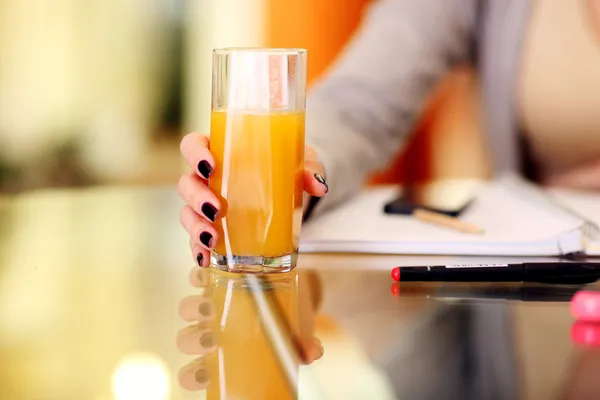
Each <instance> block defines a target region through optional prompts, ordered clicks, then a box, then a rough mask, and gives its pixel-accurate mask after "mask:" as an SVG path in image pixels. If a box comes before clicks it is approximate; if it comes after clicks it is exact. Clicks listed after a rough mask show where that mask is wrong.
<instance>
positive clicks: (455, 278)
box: [392, 262, 600, 285]
mask: <svg viewBox="0 0 600 400" xmlns="http://www.w3.org/2000/svg"><path fill="white" fill-rule="evenodd" d="M392 279H394V280H395V281H398V282H400V281H402V282H537V283H553V284H569V285H573V284H585V283H592V282H595V281H597V280H598V279H600V263H585V262H556V263H523V264H458V265H435V266H432V265H429V266H421V267H396V268H394V269H393V270H392Z"/></svg>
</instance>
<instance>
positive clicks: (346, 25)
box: [266, 0, 369, 86]
mask: <svg viewBox="0 0 600 400" xmlns="http://www.w3.org/2000/svg"><path fill="white" fill-rule="evenodd" d="M368 2H369V0H267V2H266V5H267V20H268V26H267V46H269V47H302V48H306V49H307V50H308V60H309V61H308V84H309V86H310V84H311V83H313V82H314V80H315V78H317V77H318V76H319V75H320V74H321V73H322V72H323V71H324V70H325V68H327V66H328V65H329V64H330V63H331V61H332V60H333V59H334V58H335V56H336V55H337V54H338V52H339V50H340V49H341V47H342V46H343V45H344V44H345V43H346V41H347V40H348V38H349V37H350V35H351V34H352V32H353V31H354V30H355V29H356V27H357V26H358V24H359V23H360V18H361V14H362V11H363V8H364V6H365V5H366V4H367V3H368Z"/></svg>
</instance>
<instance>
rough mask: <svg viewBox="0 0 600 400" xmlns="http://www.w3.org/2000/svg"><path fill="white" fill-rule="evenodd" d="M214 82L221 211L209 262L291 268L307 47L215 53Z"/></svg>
mask: <svg viewBox="0 0 600 400" xmlns="http://www.w3.org/2000/svg"><path fill="white" fill-rule="evenodd" d="M212 85H213V86H212V115H211V128H210V149H211V152H212V153H213V155H214V157H215V160H216V165H215V169H214V172H213V174H212V175H211V178H210V180H209V187H210V188H211V189H212V190H213V191H214V192H215V193H216V194H217V196H219V197H220V200H221V202H222V204H223V209H222V211H221V216H222V218H220V219H218V220H217V221H216V228H217V232H218V234H219V242H218V245H217V247H216V248H215V249H214V250H213V252H212V256H211V263H212V265H213V266H215V267H216V268H219V269H221V270H228V271H232V272H260V273H266V272H286V271H289V270H291V269H292V268H294V267H295V266H296V260H297V257H298V241H299V235H300V225H301V222H302V192H303V171H304V120H305V117H304V115H305V103H306V101H305V98H306V50H303V49H254V48H239V49H216V50H214V53H213V83H212Z"/></svg>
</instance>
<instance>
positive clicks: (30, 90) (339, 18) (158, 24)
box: [0, 0, 487, 192]
mask: <svg viewBox="0 0 600 400" xmlns="http://www.w3.org/2000/svg"><path fill="white" fill-rule="evenodd" d="M368 4H369V0H328V1H320V0H305V1H297V0H128V1H125V2H123V1H117V0H86V1H80V0H0V192H20V191H24V190H32V189H36V188H46V187H72V186H87V185H98V184H111V185H124V184H126V185H138V184H139V185H146V184H170V183H175V182H176V181H177V178H178V175H179V174H180V173H181V171H182V169H183V164H182V163H181V162H180V160H179V155H178V142H179V140H180V139H181V137H182V135H183V134H184V133H185V132H188V131H200V132H208V128H209V116H210V81H211V51H212V49H213V48H214V47H224V46H270V47H304V48H307V49H308V51H309V85H312V84H314V83H315V81H316V79H318V77H319V76H321V75H322V74H323V73H325V72H326V71H327V68H328V67H329V66H330V65H331V63H332V61H333V60H334V59H335V57H336V55H337V54H338V53H339V51H340V50H341V49H342V48H343V46H344V45H345V44H346V43H347V41H348V40H349V39H350V38H351V36H352V34H353V32H354V30H355V28H356V27H357V25H358V24H359V23H360V20H361V16H362V13H363V12H364V10H365V7H367V6H368ZM476 85H477V82H476V79H475V77H474V76H473V74H472V72H471V71H470V70H469V69H468V67H465V68H464V69H459V70H457V71H456V72H455V73H452V74H450V76H449V77H448V78H447V79H446V80H445V81H444V82H441V83H440V85H439V88H438V90H436V91H435V92H434V93H432V98H431V101H430V104H429V106H428V107H427V108H426V110H424V112H423V116H422V118H421V120H420V123H419V124H418V126H417V127H416V128H415V129H416V130H417V131H418V132H419V134H418V135H415V139H414V140H413V143H412V145H411V146H410V147H409V152H408V153H407V154H405V155H404V156H400V155H399V157H398V158H397V160H395V161H394V163H393V164H392V165H390V166H389V168H388V169H387V170H385V171H381V173H378V174H377V175H375V176H373V177H372V179H371V182H376V183H378V182H390V181H403V180H423V179H428V178H429V177H431V176H436V177H440V175H441V176H443V177H445V176H451V177H454V176H461V177H462V176H466V177H472V175H474V174H475V175H485V174H486V173H487V165H486V164H485V160H486V157H484V156H483V153H482V152H481V151H480V150H481V148H483V143H482V141H481V140H479V138H480V135H479V131H480V129H479V123H478V110H477V107H476V105H477V101H476V95H475V90H474V88H475V87H476ZM442 131H443V132H444V135H443V138H442V139H441V140H435V148H434V147H433V146H432V145H431V143H432V142H433V141H432V140H431V137H433V136H436V135H438V134H439V133H440V132H442ZM461 138H462V139H461ZM474 138H475V139H476V140H474ZM465 146H466V147H465ZM473 147H475V149H473ZM456 148H461V149H462V150H461V151H470V150H475V154H481V156H474V157H470V158H468V159H467V158H465V157H462V160H461V161H459V163H458V164H457V162H456V161H454V162H452V160H456V159H457V158H461V157H452V158H449V157H444V156H443V155H444V154H447V153H451V152H453V149H456ZM469 148H471V149H470V150H469ZM478 151H479V152H478ZM454 154H455V155H456V153H455V152H454ZM411 157H413V159H414V158H415V157H417V159H418V162H417V163H416V164H412V165H418V166H419V168H417V169H416V170H415V169H411V174H410V175H408V174H406V173H405V171H404V169H403V168H402V166H403V164H404V162H405V161H406V160H407V159H411ZM461 163H462V164H461ZM465 163H468V165H467V164H465Z"/></svg>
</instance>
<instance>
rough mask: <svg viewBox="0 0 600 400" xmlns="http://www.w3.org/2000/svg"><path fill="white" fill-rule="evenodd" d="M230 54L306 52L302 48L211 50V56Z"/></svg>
mask: <svg viewBox="0 0 600 400" xmlns="http://www.w3.org/2000/svg"><path fill="white" fill-rule="evenodd" d="M231 53H256V54H283V55H305V54H306V53H307V50H306V49H303V48H293V47H290V48H285V47H220V48H215V49H213V54H216V55H222V54H231Z"/></svg>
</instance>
